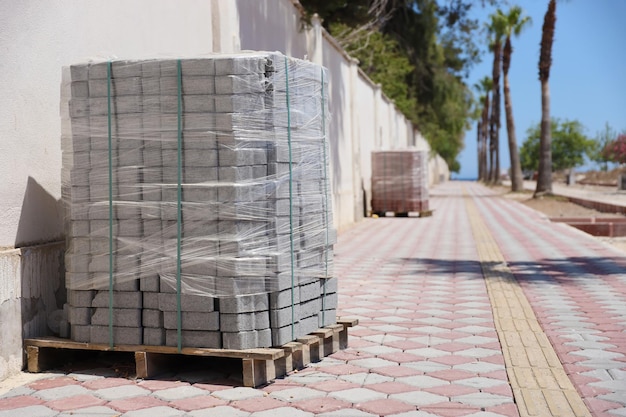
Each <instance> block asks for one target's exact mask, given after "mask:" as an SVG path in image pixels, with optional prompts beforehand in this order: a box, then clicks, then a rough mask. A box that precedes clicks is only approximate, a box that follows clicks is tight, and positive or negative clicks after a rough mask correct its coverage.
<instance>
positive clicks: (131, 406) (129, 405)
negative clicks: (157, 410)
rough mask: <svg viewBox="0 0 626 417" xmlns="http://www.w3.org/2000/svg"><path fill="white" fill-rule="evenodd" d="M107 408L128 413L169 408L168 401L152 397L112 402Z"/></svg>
mask: <svg viewBox="0 0 626 417" xmlns="http://www.w3.org/2000/svg"><path fill="white" fill-rule="evenodd" d="M107 406H108V407H111V408H114V409H116V410H118V411H121V412H122V413H126V412H128V411H135V410H141V409H142V408H152V407H160V406H167V401H162V400H159V399H158V398H155V397H151V396H139V397H133V398H124V399H121V400H114V401H110V402H109V403H108V404H107Z"/></svg>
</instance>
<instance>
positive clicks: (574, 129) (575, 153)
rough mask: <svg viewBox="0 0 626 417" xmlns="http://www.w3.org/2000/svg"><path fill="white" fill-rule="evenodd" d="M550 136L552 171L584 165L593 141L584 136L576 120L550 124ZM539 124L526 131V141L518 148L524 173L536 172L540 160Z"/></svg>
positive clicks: (557, 121)
mask: <svg viewBox="0 0 626 417" xmlns="http://www.w3.org/2000/svg"><path fill="white" fill-rule="evenodd" d="M550 125H551V130H552V131H551V136H552V169H553V170H554V171H561V170H564V169H569V168H574V167H577V166H580V165H582V164H584V162H585V155H587V156H588V155H590V154H591V153H592V152H593V149H594V141H593V139H589V138H588V137H587V136H586V135H585V134H584V130H585V129H584V127H583V125H582V124H581V123H580V122H579V121H578V120H560V119H556V118H553V119H552V120H551V122H550ZM540 138H541V124H537V125H535V126H532V127H531V128H529V129H528V130H527V131H526V140H525V141H524V143H523V144H522V147H521V148H520V160H521V163H522V169H523V170H525V171H529V170H532V171H537V170H538V169H539V158H540Z"/></svg>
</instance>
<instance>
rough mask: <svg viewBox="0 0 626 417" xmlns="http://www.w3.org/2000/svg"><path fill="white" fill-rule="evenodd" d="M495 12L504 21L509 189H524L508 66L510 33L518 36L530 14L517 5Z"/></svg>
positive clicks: (509, 61) (504, 73) (511, 49)
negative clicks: (509, 161)
mask: <svg viewBox="0 0 626 417" xmlns="http://www.w3.org/2000/svg"><path fill="white" fill-rule="evenodd" d="M497 13H498V14H499V15H500V16H501V18H502V19H504V21H505V22H506V26H505V28H504V32H505V33H504V36H505V41H504V49H503V50H502V74H503V78H504V80H503V81H504V88H503V90H504V111H505V113H506V131H507V136H508V138H509V157H510V159H511V191H522V190H523V189H524V177H523V176H522V166H521V164H520V160H519V152H518V149H517V138H516V137H515V121H514V119H513V103H512V102H511V87H510V85H509V68H510V66H511V54H512V53H513V47H512V46H511V35H515V36H519V34H520V33H521V32H522V30H523V29H524V28H525V27H527V26H528V25H529V24H530V23H531V18H530V16H522V14H523V11H522V8H521V7H519V6H513V7H511V9H510V10H509V12H508V13H507V14H504V13H502V10H500V9H498V11H497Z"/></svg>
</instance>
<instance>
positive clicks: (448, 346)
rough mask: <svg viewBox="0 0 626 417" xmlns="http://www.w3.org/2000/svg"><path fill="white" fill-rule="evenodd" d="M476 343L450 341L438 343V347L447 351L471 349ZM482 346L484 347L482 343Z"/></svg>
mask: <svg viewBox="0 0 626 417" xmlns="http://www.w3.org/2000/svg"><path fill="white" fill-rule="evenodd" d="M473 347H474V345H470V344H469V343H457V342H448V343H440V344H438V345H437V349H439V350H445V351H446V352H458V351H461V350H466V349H471V348H473ZM481 347H484V346H483V345H481Z"/></svg>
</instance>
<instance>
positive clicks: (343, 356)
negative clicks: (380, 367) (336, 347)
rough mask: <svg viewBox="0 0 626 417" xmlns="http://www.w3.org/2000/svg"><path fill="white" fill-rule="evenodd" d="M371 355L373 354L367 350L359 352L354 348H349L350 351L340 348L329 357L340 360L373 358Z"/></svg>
mask: <svg viewBox="0 0 626 417" xmlns="http://www.w3.org/2000/svg"><path fill="white" fill-rule="evenodd" d="M373 357H374V355H371V354H369V353H367V352H359V351H356V350H350V351H346V350H340V351H337V352H335V353H333V354H332V355H330V356H329V358H333V359H337V360H340V361H352V360H355V359H367V358H373Z"/></svg>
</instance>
